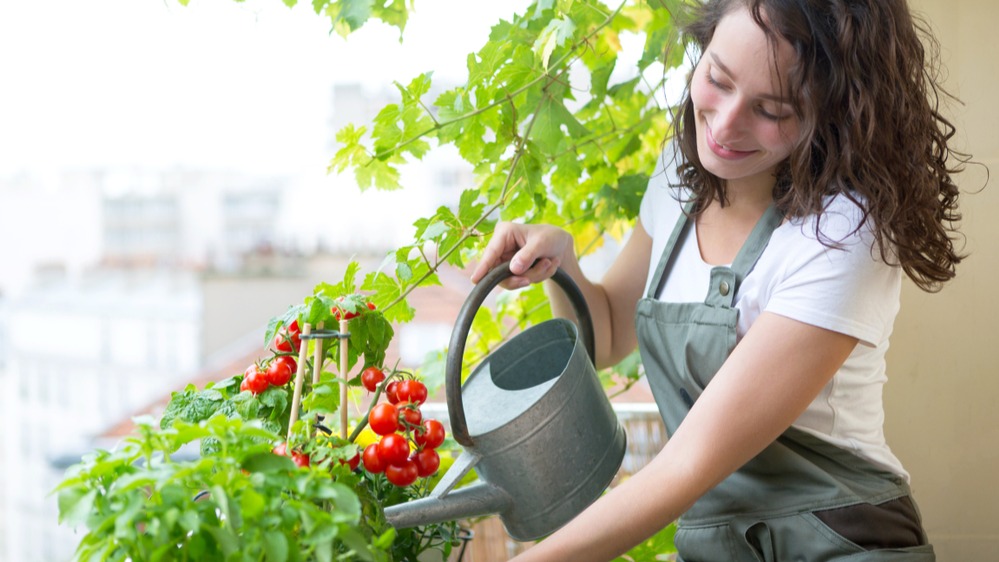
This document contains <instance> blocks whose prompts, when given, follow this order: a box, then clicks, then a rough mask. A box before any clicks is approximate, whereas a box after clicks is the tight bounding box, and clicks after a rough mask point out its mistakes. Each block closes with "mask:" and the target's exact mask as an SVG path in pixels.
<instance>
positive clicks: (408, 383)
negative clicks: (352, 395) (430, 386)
mask: <svg viewBox="0 0 999 562" xmlns="http://www.w3.org/2000/svg"><path fill="white" fill-rule="evenodd" d="M384 381H385V374H384V373H383V372H382V371H381V369H378V368H377V367H368V368H367V369H365V370H364V372H362V373H361V384H363V385H364V387H365V388H366V389H368V390H371V391H373V390H376V389H377V388H378V386H379V385H382V384H384ZM384 394H385V396H386V398H387V400H388V401H387V402H382V403H379V404H375V405H374V407H372V408H371V411H370V412H369V413H368V426H369V427H370V428H371V431H374V432H375V433H376V434H378V435H380V436H381V438H380V439H379V440H378V442H376V443H372V444H370V445H368V446H367V447H365V448H364V451H363V452H362V453H361V459H362V462H363V463H364V468H365V470H367V471H368V472H371V473H373V474H380V473H385V478H386V479H388V481H389V482H391V483H392V484H395V485H396V486H399V487H405V486H409V485H410V484H412V483H413V482H416V479H417V478H425V477H427V476H430V475H432V474H434V473H435V472H437V469H438V467H440V464H441V459H440V455H438V454H437V451H436V449H437V447H439V446H440V445H441V444H442V443H443V442H444V425H443V424H441V422H439V421H437V420H434V419H428V420H424V419H423V413H422V412H420V405H421V404H423V403H424V402H425V401H426V400H427V387H426V386H425V385H424V384H423V383H422V382H420V381H418V380H415V379H404V380H391V381H389V382H388V384H385V385H384ZM410 442H412V443H413V445H415V450H414V451H411V448H410Z"/></svg>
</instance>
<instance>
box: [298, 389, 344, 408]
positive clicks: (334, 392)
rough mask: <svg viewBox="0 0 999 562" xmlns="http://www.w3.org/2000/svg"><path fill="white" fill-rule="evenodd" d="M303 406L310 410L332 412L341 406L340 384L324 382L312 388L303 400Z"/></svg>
mask: <svg viewBox="0 0 999 562" xmlns="http://www.w3.org/2000/svg"><path fill="white" fill-rule="evenodd" d="M302 407H303V408H304V409H305V410H306V411H308V412H320V413H332V412H336V411H337V409H339V407H340V385H339V383H336V382H322V383H319V384H317V385H316V386H314V387H313V388H312V392H310V393H309V395H308V396H306V397H305V398H304V399H303V400H302Z"/></svg>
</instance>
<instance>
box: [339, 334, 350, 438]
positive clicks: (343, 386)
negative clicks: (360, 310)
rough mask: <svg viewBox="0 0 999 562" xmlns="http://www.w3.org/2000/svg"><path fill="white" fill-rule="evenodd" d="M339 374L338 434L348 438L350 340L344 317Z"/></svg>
mask: <svg viewBox="0 0 999 562" xmlns="http://www.w3.org/2000/svg"><path fill="white" fill-rule="evenodd" d="M339 337H340V376H341V377H342V378H343V380H341V381H340V434H341V435H343V438H344V439H349V434H348V433H347V380H348V377H347V365H348V360H347V342H348V341H349V340H350V334H349V333H348V332H347V320H346V319H345V318H341V319H340V334H339Z"/></svg>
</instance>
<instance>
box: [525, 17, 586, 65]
mask: <svg viewBox="0 0 999 562" xmlns="http://www.w3.org/2000/svg"><path fill="white" fill-rule="evenodd" d="M575 32H576V24H574V23H573V22H572V20H571V19H569V18H556V19H553V20H551V21H550V22H548V25H547V26H546V27H545V30H544V31H542V32H541V35H539V36H538V39H537V41H535V42H534V52H535V55H536V56H537V58H538V60H539V61H541V66H542V67H543V68H544V69H545V70H548V63H549V60H550V59H551V56H552V53H553V52H554V51H555V49H556V48H557V47H561V46H562V45H564V44H565V43H566V42H567V41H568V40H569V39H572V36H573V34H574V33H575Z"/></svg>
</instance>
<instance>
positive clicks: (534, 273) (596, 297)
mask: <svg viewBox="0 0 999 562" xmlns="http://www.w3.org/2000/svg"><path fill="white" fill-rule="evenodd" d="M651 252H652V238H651V237H650V236H649V235H648V233H646V232H645V228H643V227H642V224H641V221H639V222H638V224H637V225H635V229H634V230H633V231H632V233H631V236H630V237H629V238H628V242H627V243H626V244H625V246H624V248H623V249H622V250H621V253H620V254H618V256H617V258H615V260H614V263H613V264H612V265H611V267H610V269H609V270H608V271H607V273H606V274H605V275H604V277H603V279H602V280H601V281H600V283H593V282H591V281H590V280H589V279H587V278H586V276H585V275H583V271H582V269H580V266H579V261H578V260H577V259H576V254H575V249H574V247H573V241H572V236H571V235H569V233H568V232H566V231H564V230H562V229H560V228H556V227H553V226H545V225H523V224H514V223H501V224H500V225H498V226H497V227H496V231H495V232H494V233H493V237H492V238H491V239H490V241H489V244H488V245H487V246H486V249H485V251H483V253H482V257H481V259H480V261H479V264H478V265H477V266H476V267H475V269H474V270H473V272H472V281H473V282H477V281H478V280H479V279H481V278H482V277H483V276H485V274H486V273H487V272H489V270H491V269H492V268H493V267H496V265H498V264H500V263H502V262H503V261H506V260H510V270H511V271H512V272H513V274H514V275H513V276H512V277H510V278H508V279H507V280H506V281H505V282H504V283H503V284H502V285H503V286H504V287H506V288H508V289H516V288H520V287H524V286H527V285H528V284H530V283H539V282H541V281H543V280H545V279H548V278H550V277H551V276H552V275H554V273H555V270H556V269H557V268H558V267H561V268H562V269H563V270H565V272H566V273H568V274H569V276H570V277H572V279H573V281H575V283H576V285H577V286H579V289H580V291H582V293H583V297H584V298H585V299H586V304H587V307H588V308H589V310H590V316H591V317H592V319H593V330H594V340H595V344H596V356H597V357H596V362H597V366H598V367H600V368H603V367H606V366H611V365H614V364H616V363H617V362H619V361H620V360H621V359H623V358H624V357H626V356H627V355H628V354H629V353H631V352H632V351H633V350H634V349H635V346H636V345H637V343H638V339H637V337H636V335H635V305H636V303H637V302H638V299H639V298H641V296H642V291H643V290H644V288H645V280H646V277H648V272H649V255H650V253H651ZM552 283H554V282H552ZM546 290H547V293H548V295H549V298H550V299H551V303H552V312H553V313H554V314H555V315H556V316H561V317H569V318H571V317H572V316H573V311H572V305H571V304H570V303H569V300H568V299H567V298H566V297H565V295H564V293H563V292H562V290H561V289H560V288H558V287H557V286H554V287H547V288H546Z"/></svg>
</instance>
